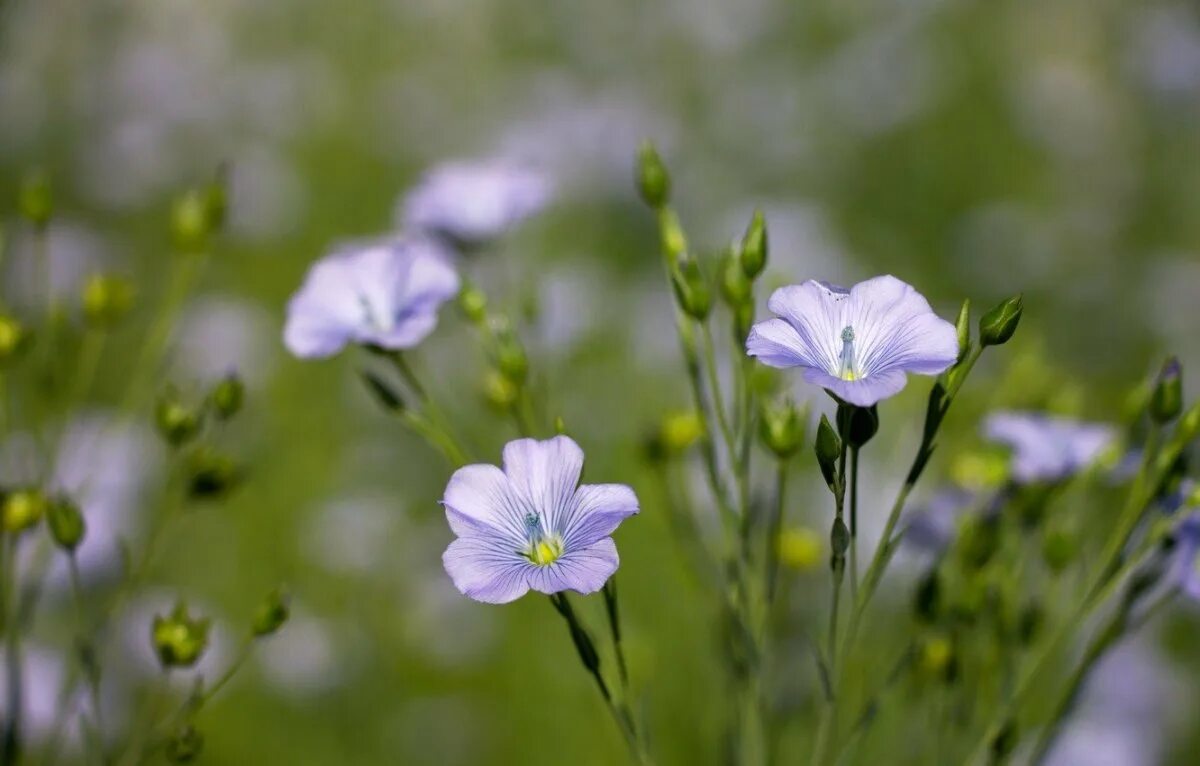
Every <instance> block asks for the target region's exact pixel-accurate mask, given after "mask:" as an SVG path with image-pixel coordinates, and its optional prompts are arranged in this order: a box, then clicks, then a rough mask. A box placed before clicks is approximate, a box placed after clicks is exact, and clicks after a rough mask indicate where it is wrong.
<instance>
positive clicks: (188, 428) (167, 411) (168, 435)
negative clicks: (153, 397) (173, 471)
mask: <svg viewBox="0 0 1200 766" xmlns="http://www.w3.org/2000/svg"><path fill="white" fill-rule="evenodd" d="M200 423H201V416H200V412H199V410H197V409H196V408H194V407H189V406H188V405H186V404H184V403H183V402H181V401H180V400H179V398H178V395H177V394H176V392H174V391H168V392H166V393H165V394H163V395H162V397H160V398H159V400H158V406H157V407H156V408H155V410H154V424H155V426H156V427H157V428H158V433H159V435H160V436H162V438H163V439H164V440H166V442H167V444H169V445H171V446H172V447H180V446H183V445H184V444H186V443H188V442H189V441H191V440H192V439H193V438H195V437H196V435H197V434H198V433H200Z"/></svg>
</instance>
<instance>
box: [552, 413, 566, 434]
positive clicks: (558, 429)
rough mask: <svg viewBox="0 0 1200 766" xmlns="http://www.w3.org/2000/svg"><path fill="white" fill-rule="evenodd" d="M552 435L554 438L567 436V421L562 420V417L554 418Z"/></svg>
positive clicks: (556, 416)
mask: <svg viewBox="0 0 1200 766" xmlns="http://www.w3.org/2000/svg"><path fill="white" fill-rule="evenodd" d="M554 435H555V436H566V435H567V421H566V420H564V419H563V416H562V415H555V416H554Z"/></svg>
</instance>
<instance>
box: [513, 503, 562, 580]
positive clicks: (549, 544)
mask: <svg viewBox="0 0 1200 766" xmlns="http://www.w3.org/2000/svg"><path fill="white" fill-rule="evenodd" d="M521 554H522V555H523V556H525V558H527V559H529V562H530V563H531V564H536V565H537V566H540V567H544V566H549V565H551V564H553V563H554V562H555V561H558V560H559V559H560V558H562V555H563V544H562V538H561V537H559V536H558V535H555V534H547V533H546V530H545V529H544V528H543V527H542V520H541V519H540V518H539V517H538V515H537V514H536V513H527V514H525V549H524V550H522V551H521Z"/></svg>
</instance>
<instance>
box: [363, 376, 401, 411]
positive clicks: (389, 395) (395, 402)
mask: <svg viewBox="0 0 1200 766" xmlns="http://www.w3.org/2000/svg"><path fill="white" fill-rule="evenodd" d="M362 379H363V383H365V384H366V385H367V390H368V391H370V392H371V395H372V396H373V397H374V398H375V401H377V402H379V404H380V406H381V407H383V409H385V410H387V411H388V412H403V411H404V399H403V398H401V396H400V394H399V393H397V392H396V389H394V388H392V386H391V385H390V384H389V383H388V382H387V381H385V380H384V379H383V378H381V377H379V376H378V375H376V374H375V373H373V372H371V371H370V370H363V371H362Z"/></svg>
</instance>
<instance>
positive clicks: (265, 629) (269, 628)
mask: <svg viewBox="0 0 1200 766" xmlns="http://www.w3.org/2000/svg"><path fill="white" fill-rule="evenodd" d="M290 615H291V597H290V596H289V595H288V594H287V592H286V591H283V590H281V589H278V588H277V589H275V590H273V591H271V592H270V593H268V594H267V597H266V599H264V600H263V602H262V603H261V604H259V605H258V610H257V611H256V612H255V613H254V625H253V627H252V630H253V631H254V635H255V636H259V637H261V636H269V635H271V634H272V633H275V632H276V631H278V630H279V629H280V628H281V627H283V624H284V623H285V622H287V621H288V617H289V616H290Z"/></svg>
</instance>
